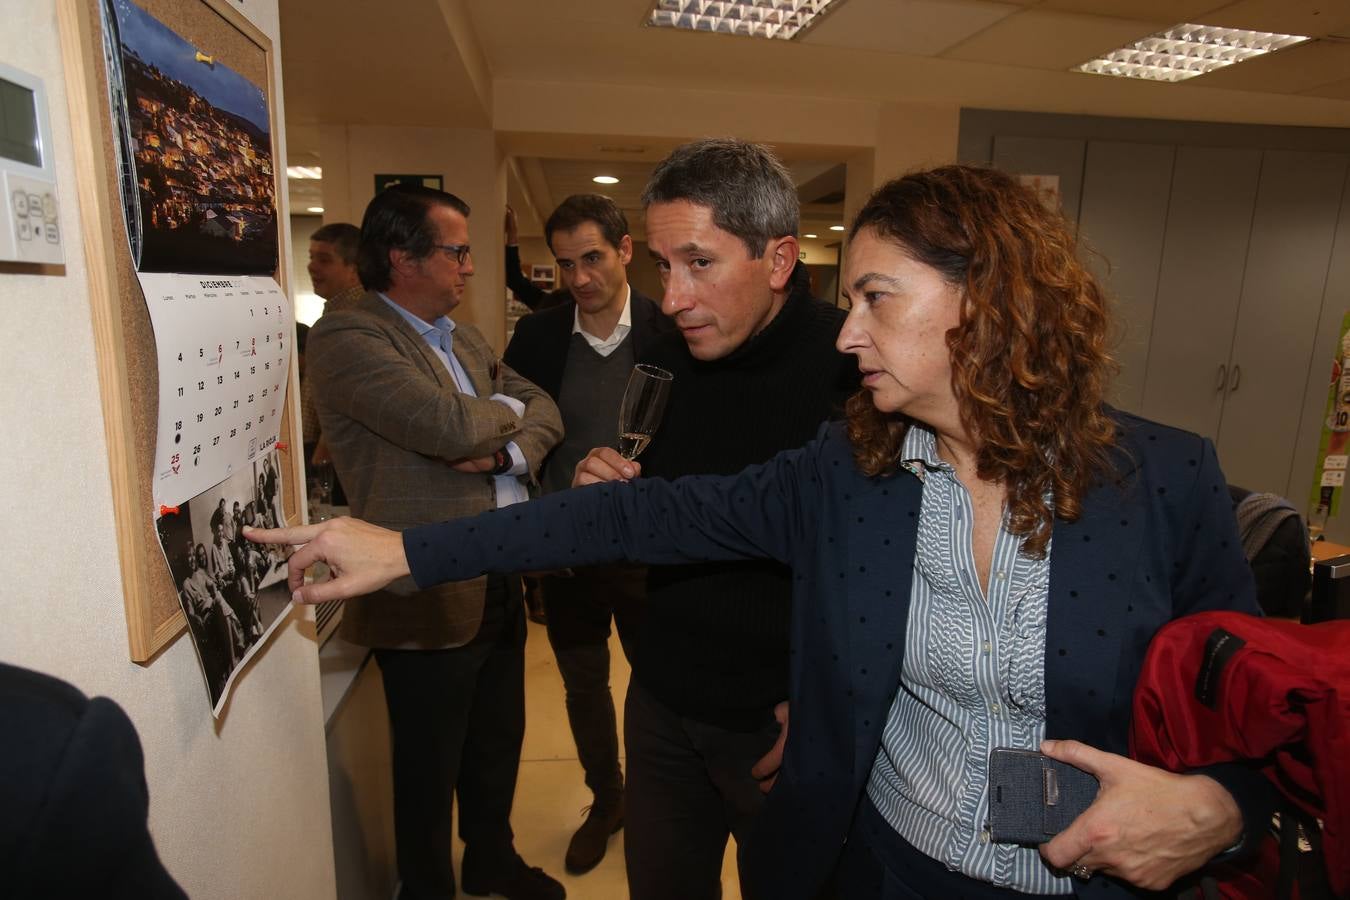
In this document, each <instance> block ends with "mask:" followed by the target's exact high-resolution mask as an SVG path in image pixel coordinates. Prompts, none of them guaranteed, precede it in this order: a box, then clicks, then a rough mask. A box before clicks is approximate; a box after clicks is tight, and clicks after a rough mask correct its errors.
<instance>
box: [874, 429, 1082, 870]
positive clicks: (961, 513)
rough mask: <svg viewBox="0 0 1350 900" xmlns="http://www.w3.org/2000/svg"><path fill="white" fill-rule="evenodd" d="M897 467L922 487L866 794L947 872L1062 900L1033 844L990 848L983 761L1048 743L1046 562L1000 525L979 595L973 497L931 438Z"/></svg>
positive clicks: (914, 437) (912, 434)
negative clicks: (893, 685)
mask: <svg viewBox="0 0 1350 900" xmlns="http://www.w3.org/2000/svg"><path fill="white" fill-rule="evenodd" d="M902 459H903V460H904V461H905V463H904V466H905V468H906V469H908V470H909V471H910V472H912V473H913V474H914V475H915V476H916V477H918V478H920V479H921V480H922V481H923V500H922V504H921V506H920V512H919V534H918V547H917V550H916V552H915V558H914V584H913V588H912V590H911V592H910V607H909V627H908V634H907V637H906V643H905V662H904V668H903V670H902V671H901V674H900V686H899V689H898V690H897V691H896V695H895V701H894V702H893V703H892V704H891V709H890V714H889V716H888V717H887V720H886V727H885V729H884V730H883V732H882V739H881V749H880V750H879V752H878V753H877V757H876V761H875V763H874V764H873V766H872V773H871V777H870V778H869V780H868V784H867V794H868V797H869V798H870V799H871V801H872V803H873V804H874V805H875V806H876V808H877V810H878V811H879V812H880V813H881V815H882V816H883V817H884V818H885V819H886V821H887V822H889V823H890V825H891V827H893V828H894V829H895V830H896V831H897V832H898V833H899V834H900V835H901V836H902V837H904V839H905V840H907V841H908V842H909V843H910V844H912V845H913V846H914V847H915V848H917V849H918V850H920V851H922V852H923V853H926V854H927V855H928V856H931V857H932V858H934V859H936V860H938V861H940V862H942V863H944V864H945V865H946V866H947V867H948V868H949V869H952V870H953V871H959V872H961V873H963V874H965V875H968V876H970V877H971V878H977V879H979V880H981V881H986V882H990V883H992V884H995V885H998V886H1000V887H1006V888H1011V889H1014V890H1018V891H1023V892H1027V893H1037V894H1071V893H1073V886H1072V882H1071V881H1070V880H1069V879H1068V878H1064V877H1060V876H1058V875H1056V874H1055V873H1054V872H1053V871H1052V870H1051V869H1050V868H1049V867H1048V866H1047V865H1046V864H1045V862H1044V861H1043V860H1042V859H1041V856H1040V854H1039V853H1038V852H1037V851H1036V850H1035V849H1034V848H1024V847H1017V846H1012V845H1008V844H995V843H992V842H991V841H990V840H989V832H988V830H987V829H986V828H985V823H986V819H987V818H988V796H987V782H988V778H989V751H990V750H992V749H993V748H995V747H1017V748H1022V749H1029V750H1035V749H1038V748H1039V746H1040V742H1041V739H1042V738H1044V737H1045V626H1046V600H1047V597H1048V595H1049V586H1050V554H1049V552H1047V553H1046V557H1045V559H1040V560H1037V559H1030V558H1028V557H1026V556H1024V555H1022V554H1021V553H1020V552H1019V551H1020V549H1021V546H1022V539H1021V538H1019V537H1017V536H1015V535H1012V534H1009V533H1008V531H1007V530H1006V529H1005V528H1004V527H1003V526H1002V525H1000V527H999V530H998V535H997V537H996V538H995V540H994V559H993V565H992V567H991V569H990V576H989V589H988V597H985V596H984V595H983V594H982V592H981V590H980V584H979V578H978V576H977V575H976V569H975V557H974V553H973V550H972V534H973V525H974V522H973V518H974V517H973V508H972V505H971V500H970V494H969V493H968V492H967V491H966V489H965V487H964V486H963V485H962V484H961V482H960V481H959V480H957V478H956V473H955V471H954V470H953V469H952V467H951V466H950V465H948V464H946V463H944V462H942V461H941V460H939V458H938V455H937V442H936V438H935V436H934V434H933V432H932V431H931V430H929V429H926V428H923V427H920V426H917V425H916V426H914V427H912V428H910V429H909V432H908V434H907V435H906V437H905V443H904V447H903V450H902Z"/></svg>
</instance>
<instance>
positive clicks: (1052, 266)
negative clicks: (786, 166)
mask: <svg viewBox="0 0 1350 900" xmlns="http://www.w3.org/2000/svg"><path fill="white" fill-rule="evenodd" d="M864 229H870V230H871V231H872V232H873V233H875V234H876V235H877V236H878V237H880V238H883V239H888V240H891V241H894V242H895V243H897V244H899V245H900V246H901V247H902V248H903V249H904V250H905V252H906V253H907V254H909V255H910V256H911V257H912V258H914V259H915V260H917V261H918V262H921V263H924V264H925V265H928V266H931V267H932V268H934V269H936V270H937V271H938V272H939V273H940V274H941V275H942V276H943V278H944V279H945V280H946V281H947V282H948V283H949V284H951V285H952V286H953V287H956V288H957V289H959V290H960V291H961V294H962V301H961V316H960V321H959V323H958V324H957V326H956V327H955V328H953V329H951V330H950V331H948V332H947V347H948V349H949V350H950V352H951V362H952V388H953V390H954V392H955V395H956V401H957V404H958V406H959V410H960V416H961V422H962V424H963V425H964V426H965V428H966V429H967V431H968V433H969V434H970V435H971V437H972V438H974V439H975V440H977V441H978V443H979V450H978V453H977V471H978V473H979V477H980V478H982V479H986V480H988V481H994V482H998V483H1002V484H1004V485H1005V486H1006V489H1007V507H1008V512H1007V521H1006V527H1007V528H1008V530H1009V531H1010V532H1012V533H1013V534H1018V535H1024V536H1025V537H1026V541H1025V544H1024V552H1026V553H1028V554H1029V555H1032V556H1038V557H1039V556H1043V555H1044V554H1045V551H1046V547H1047V545H1048V544H1049V541H1050V532H1051V528H1052V526H1053V524H1054V518H1055V516H1059V517H1060V518H1062V519H1065V520H1068V521H1073V520H1075V519H1077V518H1078V517H1079V516H1080V515H1081V513H1082V501H1083V497H1084V495H1085V494H1086V493H1087V491H1088V489H1089V487H1090V486H1091V484H1092V482H1093V481H1094V479H1095V478H1097V477H1099V476H1100V475H1102V474H1104V473H1106V472H1107V471H1108V470H1109V467H1110V456H1109V453H1108V451H1109V449H1110V448H1111V447H1112V446H1113V444H1114V443H1115V432H1116V429H1115V424H1114V423H1113V422H1112V421H1111V418H1110V416H1109V414H1108V412H1107V410H1106V408H1105V406H1104V399H1105V394H1106V389H1107V384H1108V382H1109V379H1110V377H1111V375H1112V374H1113V373H1114V371H1115V365H1114V362H1113V361H1112V359H1111V356H1110V354H1109V352H1108V350H1107V341H1108V325H1109V323H1108V313H1107V302H1106V298H1105V295H1104V293H1103V291H1102V289H1101V286H1100V285H1099V284H1098V283H1097V280H1096V278H1094V277H1093V276H1092V274H1091V273H1090V272H1089V271H1088V270H1087V268H1086V267H1085V266H1084V265H1083V264H1082V263H1081V262H1080V261H1079V260H1078V258H1077V254H1076V250H1077V241H1076V239H1075V238H1074V234H1073V231H1072V229H1071V227H1070V226H1069V224H1068V223H1067V222H1066V221H1065V220H1064V217H1063V216H1062V215H1060V214H1059V213H1058V212H1054V211H1051V210H1049V209H1047V208H1046V206H1045V205H1044V204H1043V203H1042V202H1041V201H1040V199H1039V198H1038V197H1037V195H1036V194H1035V193H1034V192H1033V191H1032V190H1031V189H1030V188H1027V187H1025V186H1023V185H1021V184H1020V183H1018V182H1017V181H1016V180H1015V179H1014V178H1012V177H1010V176H1008V175H1006V174H1004V173H1003V172H999V171H997V170H994V169H985V168H977V167H974V166H943V167H941V168H937V169H932V170H930V171H926V172H918V173H914V174H911V175H906V176H904V177H903V178H898V179H896V180H895V181H892V182H890V183H889V184H886V185H884V186H883V187H881V188H879V189H878V190H877V191H876V193H874V194H873V195H872V196H871V198H870V199H869V200H868V201H867V205H866V206H864V207H863V209H862V211H861V212H859V213H858V217H857V218H856V219H855V220H854V222H853V227H852V230H851V231H850V238H852V237H854V236H856V235H857V234H858V233H859V232H861V231H863V230H864ZM847 409H848V434H849V439H850V441H851V442H852V444H853V454H854V458H855V459H856V461H857V464H858V466H859V468H861V469H862V471H863V472H865V473H867V474H868V475H880V474H882V473H885V472H889V471H892V470H893V469H894V467H895V465H896V463H897V460H898V457H899V454H900V451H901V448H902V446H903V442H904V436H905V432H906V430H908V428H909V425H910V424H911V420H910V419H908V418H906V417H904V416H901V415H891V414H886V413H882V412H880V411H878V410H877V408H876V407H875V406H874V405H873V404H872V400H871V397H870V395H869V394H868V393H867V391H865V390H864V391H860V392H859V393H858V394H856V395H854V396H853V397H851V398H850V399H849V402H848V407H847Z"/></svg>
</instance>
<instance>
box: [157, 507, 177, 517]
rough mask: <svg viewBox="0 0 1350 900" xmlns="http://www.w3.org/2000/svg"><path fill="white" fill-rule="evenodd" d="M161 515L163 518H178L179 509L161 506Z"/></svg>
mask: <svg viewBox="0 0 1350 900" xmlns="http://www.w3.org/2000/svg"><path fill="white" fill-rule="evenodd" d="M159 514H160V515H161V516H176V515H178V507H176V506H161V507H160V508H159Z"/></svg>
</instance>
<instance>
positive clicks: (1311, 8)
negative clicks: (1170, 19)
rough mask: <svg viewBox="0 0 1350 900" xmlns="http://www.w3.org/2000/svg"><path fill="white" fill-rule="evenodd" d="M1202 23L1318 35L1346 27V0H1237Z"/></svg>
mask: <svg viewBox="0 0 1350 900" xmlns="http://www.w3.org/2000/svg"><path fill="white" fill-rule="evenodd" d="M1200 24H1204V25H1223V26H1226V27H1228V28H1248V29H1251V30H1253V31H1273V32H1275V33H1277V34H1306V35H1308V36H1310V37H1321V36H1322V35H1326V34H1331V33H1332V32H1337V31H1341V30H1343V29H1345V28H1347V27H1350V3H1347V2H1346V0H1238V2H1236V3H1230V4H1229V5H1227V6H1224V7H1221V8H1219V9H1217V10H1215V11H1213V12H1211V13H1209V14H1207V15H1206V16H1205V20H1204V22H1202V23H1200Z"/></svg>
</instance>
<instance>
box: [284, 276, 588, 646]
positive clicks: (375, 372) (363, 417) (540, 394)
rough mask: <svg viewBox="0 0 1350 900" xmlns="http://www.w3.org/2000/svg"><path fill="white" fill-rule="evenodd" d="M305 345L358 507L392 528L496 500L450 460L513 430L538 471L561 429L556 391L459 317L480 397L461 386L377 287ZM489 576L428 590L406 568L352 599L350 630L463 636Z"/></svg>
mask: <svg viewBox="0 0 1350 900" xmlns="http://www.w3.org/2000/svg"><path fill="white" fill-rule="evenodd" d="M306 349H307V352H306V354H305V356H306V369H307V371H306V378H307V379H308V380H309V381H310V382H311V384H312V388H313V396H314V401H315V403H316V405H317V407H318V412H319V418H320V422H321V424H322V428H323V434H324V436H325V439H326V440H327V441H328V448H329V452H330V453H331V454H332V457H333V463H334V465H335V466H336V468H337V472H338V477H340V478H341V479H342V486H343V488H344V489H345V490H346V492H347V497H348V500H349V501H350V503H351V507H352V514H353V515H355V516H357V517H359V518H362V519H365V520H367V521H370V522H374V523H376V524H378V525H383V526H385V527H386V528H394V529H403V528H407V527H409V526H412V525H421V524H427V523H430V522H439V521H442V520H445V519H455V518H459V517H461V516H469V515H474V514H476V513H480V512H483V511H484V510H488V509H493V508H495V507H496V492H495V487H494V481H493V479H492V477H491V476H489V475H483V474H466V473H463V472H457V471H455V470H454V469H452V468H451V467H450V462H451V461H454V460H459V459H464V458H473V457H481V456H489V455H491V454H492V453H493V452H494V451H496V450H498V449H500V448H502V447H503V446H505V445H506V444H507V443H508V442H510V441H515V442H516V445H517V446H518V447H519V448H520V450H521V452H522V453H523V454H524V455H525V459H526V462H527V463H528V465H529V468H530V474H529V476H528V477H529V480H530V481H531V482H532V481H533V480H534V479H535V478H536V477H537V476H538V474H539V465H540V463H541V462H542V461H543V459H544V457H545V456H546V455H547V454H548V452H549V450H551V449H552V448H553V446H554V445H555V444H557V443H558V441H559V440H561V439H562V434H563V427H562V420H561V418H560V417H559V415H558V408H557V407H556V406H555V405H554V403H553V401H552V399H550V398H549V396H548V394H546V393H545V392H544V391H543V390H541V389H540V388H538V387H536V386H535V385H534V384H532V383H531V382H529V381H526V380H525V379H524V378H522V377H521V376H520V375H517V374H516V373H515V372H514V371H512V370H511V369H509V368H507V367H506V366H505V365H502V364H501V363H500V362H498V360H497V358H496V356H495V354H494V353H493V352H492V348H491V346H489V345H488V343H487V341H486V340H485V339H484V338H483V336H482V335H481V334H480V333H479V332H478V330H477V329H475V328H473V327H472V326H470V325H462V324H461V325H458V326H457V327H456V329H455V343H454V352H455V357H456V359H458V360H459V362H460V364H461V365H462V366H463V367H464V369H465V371H466V372H467V373H468V375H469V378H470V380H471V381H472V382H473V386H474V390H475V391H476V392H477V393H478V396H477V397H471V396H469V395H467V394H464V393H461V392H460V391H459V389H458V388H457V387H456V386H455V381H454V379H453V378H452V377H451V376H450V373H449V372H448V371H447V370H446V368H445V365H444V364H443V363H442V362H441V361H440V359H439V358H438V357H437V356H436V355H435V354H434V353H433V352H432V351H431V348H429V347H428V346H427V344H426V342H425V341H424V340H423V339H422V338H421V336H419V335H418V334H417V332H416V331H414V330H413V329H412V328H411V327H410V326H409V325H408V323H407V322H406V321H404V319H403V317H402V316H400V315H399V314H398V313H397V312H395V311H394V310H392V309H390V308H389V306H388V305H387V304H386V303H385V302H384V301H383V300H381V299H380V297H379V296H378V295H377V294H375V293H367V294H366V296H365V297H363V298H362V299H361V300H360V301H359V302H358V303H356V304H355V305H354V306H353V307H351V308H347V309H344V310H341V311H338V312H332V313H329V314H328V315H325V316H323V317H322V318H321V319H320V320H319V322H318V323H317V324H316V325H315V326H314V328H313V330H312V331H311V332H310V336H309V343H308V346H307V348H306ZM493 393H503V394H506V395H508V396H511V397H515V398H516V399H518V400H520V401H522V402H523V403H524V404H525V416H524V418H519V419H518V418H517V417H516V414H515V413H513V412H512V411H511V410H510V409H508V408H507V407H506V406H505V405H503V404H501V403H498V402H496V401H495V400H489V399H487V398H488V395H490V394H493ZM484 584H485V580H484V579H483V578H476V579H474V580H472V581H464V582H460V583H457V584H449V585H443V586H439V587H434V588H430V589H428V590H424V591H423V590H418V589H417V588H416V586H415V585H414V584H413V583H412V581H411V579H402V580H400V581H398V582H395V583H394V584H392V585H390V586H389V587H388V588H386V589H385V590H382V591H378V592H376V593H374V594H370V595H367V596H365V597H359V598H356V599H353V600H351V601H349V602H348V603H347V608H346V609H345V610H344V612H343V620H342V635H343V637H345V638H346V639H348V640H350V641H352V642H353V643H357V644H361V645H363V646H367V647H386V648H392V647H398V648H405V649H428V650H429V649H438V648H444V647H458V646H461V645H463V644H466V643H468V642H469V641H470V640H472V639H473V637H474V635H475V634H477V633H478V628H479V625H480V624H481V623H482V618H483V590H484Z"/></svg>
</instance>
